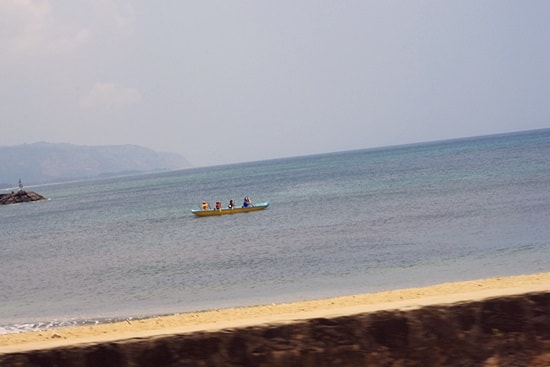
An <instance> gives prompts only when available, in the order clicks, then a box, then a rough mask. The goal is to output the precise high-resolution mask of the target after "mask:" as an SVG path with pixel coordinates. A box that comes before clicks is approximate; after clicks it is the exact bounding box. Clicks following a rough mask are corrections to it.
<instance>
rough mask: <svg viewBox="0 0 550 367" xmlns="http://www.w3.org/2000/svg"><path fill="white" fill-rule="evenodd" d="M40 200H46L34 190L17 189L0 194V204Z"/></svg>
mask: <svg viewBox="0 0 550 367" xmlns="http://www.w3.org/2000/svg"><path fill="white" fill-rule="evenodd" d="M40 200H46V198H45V197H44V196H42V195H40V194H37V193H36V192H34V191H25V190H19V191H17V192H12V193H10V194H0V205H8V204H16V203H28V202H31V201H40Z"/></svg>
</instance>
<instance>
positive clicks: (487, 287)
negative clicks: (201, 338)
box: [0, 273, 550, 353]
mask: <svg viewBox="0 0 550 367" xmlns="http://www.w3.org/2000/svg"><path fill="white" fill-rule="evenodd" d="M541 291H549V292H550V273H538V274H531V275H521V276H513V277H495V278H489V279H481V280H475V281H466V282H454V283H444V284H439V285H434V286H429V287H421V288H409V289H401V290H392V291H384V292H377V293H371V294H360V295H354V296H346V297H337V298H329V299H320V300H314V301H303V302H295V303H286V304H271V305H261V306H252V307H241V308H229V309H219V310H211V311H201V312H190V313H183V314H177V315H172V316H163V317H152V318H147V319H140V320H127V321H122V322H117V323H109V324H98V325H86V326H74V327H67V328H59V329H50V330H46V331H34V332H25V333H18V334H4V335H0V353H9V352H18V351H23V350H29V349H41V348H52V347H58V346H64V345H72V344H80V343H98V342H106V341H113V340H123V339H131V338H143V337H151V336H158V335H168V334H176V333H186V332H193V331H208V330H219V329H224V328H236V327H244V326H251V325H259V324H266V323H286V322H293V321H296V320H303V319H308V318H314V317H334V316H340V315H349V314H355V313H361V312H371V311H377V310H384V309H410V308H417V307H422V306H426V305H430V304H445V303H456V302H463V301H471V300H480V299H484V298H488V297H496V296H503V295H512V294H522V293H528V292H541Z"/></svg>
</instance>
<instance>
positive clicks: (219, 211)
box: [191, 202, 269, 217]
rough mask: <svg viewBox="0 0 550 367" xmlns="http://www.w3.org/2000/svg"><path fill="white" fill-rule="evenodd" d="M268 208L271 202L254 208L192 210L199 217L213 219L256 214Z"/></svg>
mask: <svg viewBox="0 0 550 367" xmlns="http://www.w3.org/2000/svg"><path fill="white" fill-rule="evenodd" d="M268 206H269V202H266V203H258V204H256V205H254V206H249V207H247V208H233V209H229V208H222V209H209V210H198V209H191V213H193V214H195V215H196V216H197V217H212V216H216V215H225V214H238V213H249V212H255V211H258V210H264V209H265V208H267V207H268Z"/></svg>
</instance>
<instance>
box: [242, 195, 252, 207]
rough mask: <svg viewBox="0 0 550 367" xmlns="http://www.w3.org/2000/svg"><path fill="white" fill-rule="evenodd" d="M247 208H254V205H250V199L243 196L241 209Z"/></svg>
mask: <svg viewBox="0 0 550 367" xmlns="http://www.w3.org/2000/svg"><path fill="white" fill-rule="evenodd" d="M249 206H254V205H252V201H250V198H249V197H248V196H245V198H244V201H243V208H248V207H249Z"/></svg>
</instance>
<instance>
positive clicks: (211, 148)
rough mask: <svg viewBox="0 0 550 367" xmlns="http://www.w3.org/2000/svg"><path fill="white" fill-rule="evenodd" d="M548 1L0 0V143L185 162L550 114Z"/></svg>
mask: <svg viewBox="0 0 550 367" xmlns="http://www.w3.org/2000/svg"><path fill="white" fill-rule="evenodd" d="M549 17H550V2H547V1H542V0H538V1H531V2H528V3H523V2H509V1H496V0H489V1H485V2H477V1H470V0H467V1H447V2H433V1H414V2H374V1H349V2H344V3H341V2H322V3H318V2H313V1H310V0H305V1H302V2H298V3H296V2H289V1H280V2H276V3H268V2H249V1H235V2H223V1H204V2H186V1H175V0H169V1H165V2H162V3H161V4H155V3H152V2H147V1H144V0H136V1H129V0H118V1H106V0H83V1H79V2H72V1H66V0H64V1H63V0H61V1H55V2H54V1H50V0H36V1H33V0H5V1H2V2H0V20H1V24H2V25H1V26H0V49H1V50H2V57H1V58H0V70H1V71H0V82H1V83H2V88H0V98H1V99H2V101H3V103H2V108H1V109H0V131H1V133H0V145H4V146H5V145H9V146H11V145H18V144H23V143H34V142H39V141H47V142H52V143H70V144H77V145H125V144H133V145H139V146H143V147H147V148H150V149H153V150H155V151H159V152H175V153H179V154H181V155H183V156H184V157H185V158H186V159H187V160H189V161H190V162H191V164H193V165H194V166H208V165H219V164H226V163H237V162H245V161H257V160H264V159H272V158H282V157H290V156H299V155H309V154H318V153H325V152H334V151H345V150H353V149H363V148H373V147H382V146H389V145H401V144H409V143H416V142H426V141H434V140H446V139H454V138H462V137H470V136H478V135H490V134H499V133H507V132H515V131H523V130H533V129H542V128H548V127H550V66H549V65H550V43H549V42H548V40H549V39H550V27H549V26H548V22H547V19H548V18H549Z"/></svg>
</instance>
